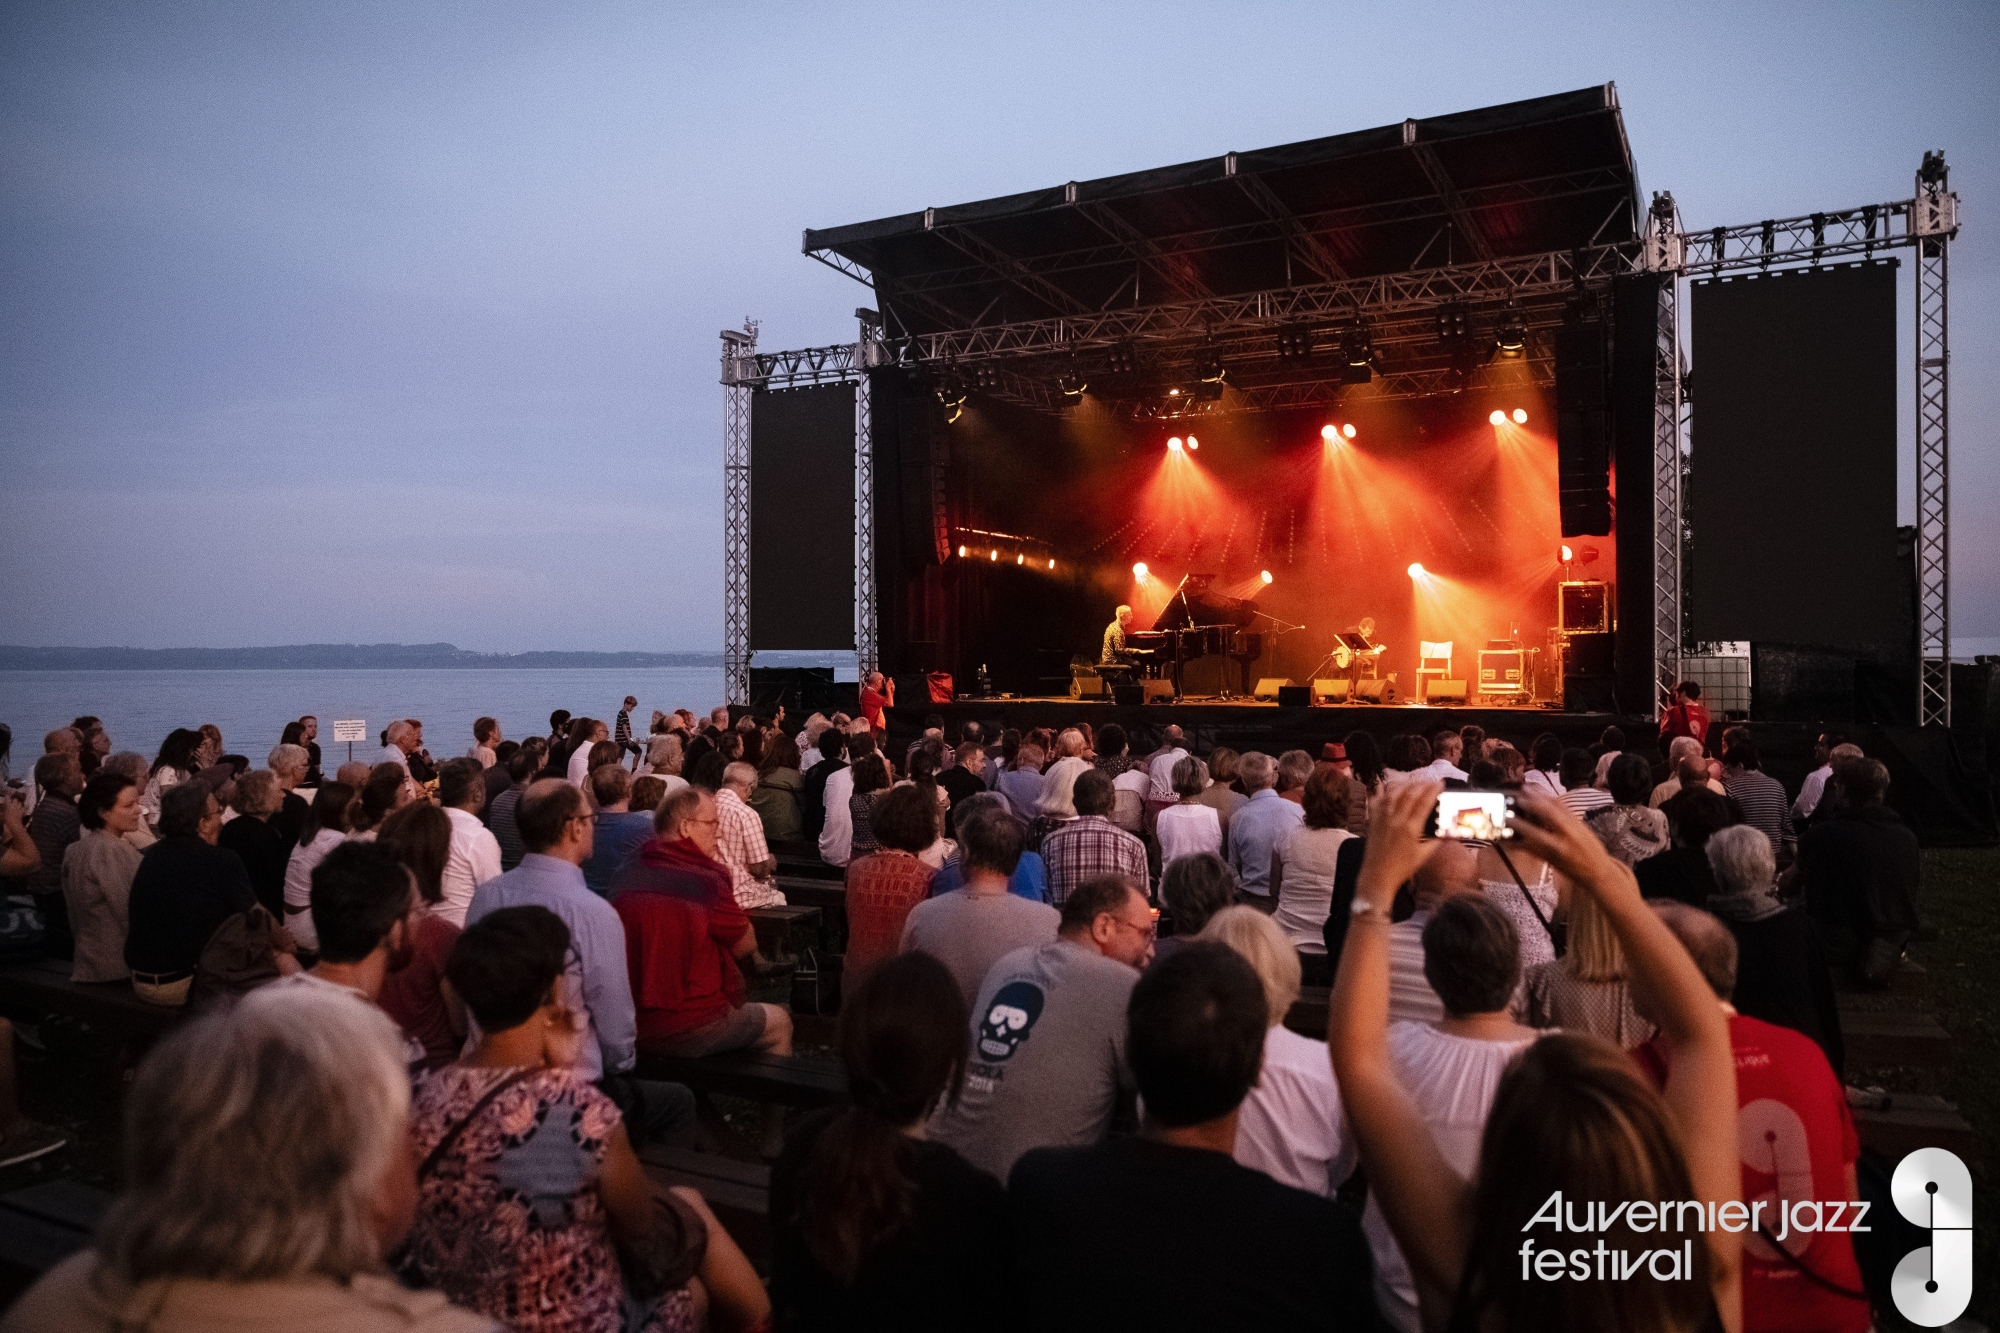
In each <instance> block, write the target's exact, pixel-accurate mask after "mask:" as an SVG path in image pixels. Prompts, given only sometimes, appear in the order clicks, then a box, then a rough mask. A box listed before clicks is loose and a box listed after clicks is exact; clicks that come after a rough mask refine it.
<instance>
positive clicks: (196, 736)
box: [139, 727, 201, 831]
mask: <svg viewBox="0 0 2000 1333" xmlns="http://www.w3.org/2000/svg"><path fill="white" fill-rule="evenodd" d="M200 746H201V733H200V732H198V731H192V730H190V729H189V728H187V727H175V728H174V729H173V730H172V731H170V732H168V733H167V738H166V739H165V740H164V741H161V742H160V752H159V754H158V755H157V756H155V758H154V759H153V764H152V768H151V769H150V771H149V772H148V773H147V775H146V790H145V791H143V792H141V793H140V795H139V808H140V809H141V810H142V811H144V812H145V816H146V822H147V823H148V824H151V825H152V826H153V827H154V829H155V830H156V831H157V830H158V828H159V824H160V805H161V803H162V802H163V801H165V800H166V796H167V793H168V792H169V791H171V790H173V789H174V788H175V787H176V786H178V785H179V784H181V783H183V782H186V781H187V780H188V779H189V778H191V777H193V776H194V773H195V769H196V768H197V767H198V764H197V762H196V759H195V752H196V750H198V749H199V748H200Z"/></svg>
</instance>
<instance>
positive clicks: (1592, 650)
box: [1563, 634, 1616, 676]
mask: <svg viewBox="0 0 2000 1333" xmlns="http://www.w3.org/2000/svg"><path fill="white" fill-rule="evenodd" d="M1567 637H1568V640H1569V642H1568V644H1567V646H1566V649H1565V651H1564V654H1563V675H1564V676H1608V675H1610V674H1611V672H1612V669H1613V667H1612V657H1613V640H1614V639H1615V637H1616V636H1614V635H1611V634H1571V635H1568V636H1567Z"/></svg>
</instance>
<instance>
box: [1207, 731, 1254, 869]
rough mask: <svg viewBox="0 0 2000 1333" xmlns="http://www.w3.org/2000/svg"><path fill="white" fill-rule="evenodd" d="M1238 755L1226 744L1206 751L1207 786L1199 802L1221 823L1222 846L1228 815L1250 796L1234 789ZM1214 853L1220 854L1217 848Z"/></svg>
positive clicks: (1235, 810)
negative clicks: (1212, 812)
mask: <svg viewBox="0 0 2000 1333" xmlns="http://www.w3.org/2000/svg"><path fill="white" fill-rule="evenodd" d="M1239 757H1240V756H1238V754H1237V753H1236V751H1234V750H1232V749H1230V748H1229V747H1228V746H1226V745H1218V746H1216V747H1215V748H1214V749H1213V750H1210V751H1209V752H1208V786H1207V787H1206V788H1205V789H1204V790H1203V791H1202V793H1201V796H1200V800H1201V803H1202V804H1203V805H1205V806H1207V807H1208V808H1209V809H1211V810H1213V811H1215V819H1216V822H1217V823H1219V824H1220V825H1222V841H1223V846H1225V847H1226V846H1228V844H1229V817H1230V816H1231V815H1233V814H1235V813H1236V812H1237V811H1238V810H1240V809H1242V808H1243V802H1245V801H1247V800H1249V799H1250V798H1249V797H1247V796H1245V795H1244V794H1243V793H1242V792H1240V791H1238V790H1236V764H1237V760H1238V759H1239ZM1216 855H1218V856H1220V855H1222V853H1221V851H1220V850H1218V851H1217V852H1216Z"/></svg>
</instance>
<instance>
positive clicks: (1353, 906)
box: [1347, 898, 1389, 921]
mask: <svg viewBox="0 0 2000 1333" xmlns="http://www.w3.org/2000/svg"><path fill="white" fill-rule="evenodd" d="M1347 911H1348V913H1349V915H1351V916H1352V917H1353V918H1354V919H1355V920H1357V921H1359V920H1360V919H1361V918H1362V917H1374V918H1375V919H1377V920H1380V921H1387V920H1388V919H1389V914H1388V913H1387V912H1385V911H1380V910H1378V909H1377V908H1376V906H1375V904H1374V903H1371V902H1369V901H1368V900H1367V899H1366V898H1356V899H1355V900H1354V901H1353V902H1351V903H1349V904H1348V905H1347Z"/></svg>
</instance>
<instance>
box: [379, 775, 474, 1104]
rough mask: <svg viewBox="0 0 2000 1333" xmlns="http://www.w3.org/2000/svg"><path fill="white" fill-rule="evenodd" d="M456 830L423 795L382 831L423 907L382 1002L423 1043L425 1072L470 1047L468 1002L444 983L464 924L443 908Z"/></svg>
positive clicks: (410, 925)
mask: <svg viewBox="0 0 2000 1333" xmlns="http://www.w3.org/2000/svg"><path fill="white" fill-rule="evenodd" d="M452 762H453V763H457V762H459V761H458V760H453V761H452ZM451 838H452V823H451V820H450V819H448V818H447V817H446V815H445V812H444V811H443V810H440V809H439V808H438V807H436V806H434V805H430V804H428V803H424V802H418V803H417V804H414V805H406V806H404V807H403V808H402V809H401V810H398V811H397V812H396V813H395V814H393V815H390V816H389V817H388V818H387V819H385V820H383V821H382V835H381V837H379V838H377V839H376V840H375V845H376V846H378V847H382V848H385V849H386V850H387V851H389V852H390V853H391V854H392V855H394V856H395V858H396V859H397V860H398V861H400V862H401V863H402V864H403V868H404V869H406V870H408V871H409V872H410V875H411V877H412V878H413V879H415V880H416V884H417V907H416V911H415V912H414V913H412V914H411V916H410V917H409V919H408V920H407V921H406V922H405V929H406V931H407V932H408V936H409V938H408V939H407V940H406V941H405V943H404V946H403V947H402V948H400V949H398V950H397V951H396V952H395V953H394V954H392V955H391V957H390V963H391V966H390V968H389V973H388V975H387V976H385V977H384V978H383V979H382V985H381V987H380V989H379V990H377V991H376V993H375V1003H377V1004H379V1005H381V1006H382V1008H383V1010H384V1011H385V1012H386V1013H387V1014H388V1015H389V1017H391V1018H393V1019H395V1020H396V1024H397V1026H399V1027H401V1028H402V1029H403V1034H404V1035H405V1036H407V1037H408V1038H409V1039H410V1040H411V1041H414V1042H415V1043H416V1044H417V1045H418V1046H419V1047H421V1048H422V1050H423V1068H424V1069H425V1071H426V1072H428V1071H430V1070H435V1069H442V1068H444V1066H446V1065H448V1064H450V1063H451V1062H452V1061H453V1060H455V1059H457V1058H458V1054H459V1052H460V1051H461V1050H463V1049H464V1047H465V1005H464V1004H463V1003H462V1002H461V1001H460V1000H459V998H458V996H457V995H456V994H455V993H453V991H452V989H451V987H449V986H447V985H445V984H444V979H445V960H446V959H447V958H449V957H451V946H452V945H453V944H455V943H457V941H458V935H459V928H458V927H457V926H455V925H453V924H452V923H451V922H450V921H449V920H448V919H446V918H445V917H444V916H442V915H441V914H440V913H439V911H438V907H439V905H440V904H441V903H442V902H443V901H444V871H445V864H446V862H447V861H449V860H450V858H451Z"/></svg>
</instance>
